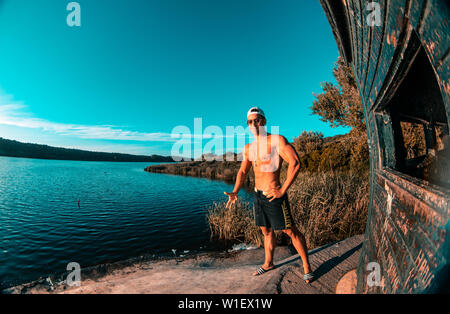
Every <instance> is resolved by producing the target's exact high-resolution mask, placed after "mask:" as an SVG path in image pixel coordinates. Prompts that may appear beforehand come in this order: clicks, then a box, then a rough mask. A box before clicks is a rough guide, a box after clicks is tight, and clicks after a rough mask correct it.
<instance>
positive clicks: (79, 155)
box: [0, 137, 174, 162]
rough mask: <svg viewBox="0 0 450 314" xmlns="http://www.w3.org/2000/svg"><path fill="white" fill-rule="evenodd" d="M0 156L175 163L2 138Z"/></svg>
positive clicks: (157, 158) (163, 158)
mask: <svg viewBox="0 0 450 314" xmlns="http://www.w3.org/2000/svg"><path fill="white" fill-rule="evenodd" d="M0 156H6V157H22V158H36V159H56V160H77V161H119V162H173V161H174V160H173V159H172V157H166V156H159V155H151V156H142V155H131V154H120V153H103V152H92V151H86V150H81V149H71V148H61V147H53V146H48V145H41V144H31V143H22V142H18V141H15V140H8V139H4V138H1V137H0Z"/></svg>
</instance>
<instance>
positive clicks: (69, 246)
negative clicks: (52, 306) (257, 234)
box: [0, 157, 252, 288]
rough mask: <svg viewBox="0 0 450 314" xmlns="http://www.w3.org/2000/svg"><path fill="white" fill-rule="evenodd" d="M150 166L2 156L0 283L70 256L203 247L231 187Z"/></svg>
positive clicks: (57, 265)
mask: <svg viewBox="0 0 450 314" xmlns="http://www.w3.org/2000/svg"><path fill="white" fill-rule="evenodd" d="M150 164H151V163H118V162H84V161H57V160H38V159H22V158H8V157H0V288H6V287H9V286H11V285H16V284H20V283H24V282H29V281H32V280H36V279H38V278H39V277H41V276H46V275H49V274H55V273H63V272H64V271H65V270H66V266H67V264H68V263H70V262H77V263H79V264H80V265H81V267H82V268H83V267H88V266H92V265H97V264H102V263H109V262H115V261H119V260H125V259H128V258H132V257H137V256H140V255H144V254H161V253H165V252H171V251H172V249H176V250H177V252H179V253H182V252H184V251H185V250H199V249H201V248H205V246H208V245H209V238H210V231H209V227H208V223H207V221H206V213H207V212H208V208H209V207H210V206H211V205H212V204H213V202H218V201H225V200H226V198H227V197H226V196H225V195H224V194H223V192H224V191H231V190H232V189H233V186H231V185H228V184H225V183H223V182H221V181H211V180H207V179H201V178H192V177H181V176H171V175H164V174H155V173H148V172H145V171H144V168H145V167H146V166H148V165H150ZM240 196H241V198H242V199H243V200H246V201H250V202H251V199H252V196H251V194H249V193H247V192H245V191H241V192H240ZM78 200H80V204H79V205H78Z"/></svg>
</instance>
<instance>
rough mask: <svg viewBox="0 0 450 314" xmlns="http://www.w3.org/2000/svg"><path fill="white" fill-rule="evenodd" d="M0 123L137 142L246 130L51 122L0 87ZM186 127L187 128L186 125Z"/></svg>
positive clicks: (223, 136) (205, 136)
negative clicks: (202, 131)
mask: <svg viewBox="0 0 450 314" xmlns="http://www.w3.org/2000/svg"><path fill="white" fill-rule="evenodd" d="M0 124H2V125H8V126H15V127H21V128H28V129H39V130H42V131H45V132H49V133H53V134H57V135H62V136H72V137H76V138H80V139H95V140H119V141H140V142H172V143H173V142H179V141H180V140H185V141H191V140H195V139H204V140H206V139H213V138H215V139H217V138H219V139H220V138H227V137H235V136H236V135H237V137H245V136H246V134H245V133H238V134H226V133H224V134H220V132H219V133H218V134H191V133H179V134H176V133H175V134H171V133H163V132H156V133H146V132H138V131H130V130H126V129H124V128H121V127H118V126H113V125H80V124H68V123H58V122H52V121H48V120H45V119H40V118H35V117H33V115H32V114H31V113H30V112H28V107H27V106H25V105H24V104H22V103H20V102H16V101H13V100H12V97H10V96H8V95H6V94H4V93H1V91H0ZM186 129H189V128H186Z"/></svg>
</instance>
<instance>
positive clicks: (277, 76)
mask: <svg viewBox="0 0 450 314" xmlns="http://www.w3.org/2000/svg"><path fill="white" fill-rule="evenodd" d="M69 2H70V1H66V0H41V1H36V0H0V137H3V138H8V139H15V140H19V141H24V142H32V143H39V144H48V145H53V146H62V147H74V148H81V149H89V150H95V151H106V152H122V153H131V154H162V155H169V154H170V152H171V147H172V146H173V144H174V141H175V140H174V139H173V138H171V132H172V130H173V129H174V128H175V127H176V126H180V125H182V126H186V127H187V128H189V129H191V130H192V132H194V118H202V124H203V128H206V127H207V126H211V125H214V126H218V127H220V128H222V129H223V130H224V131H225V127H226V126H238V125H242V126H244V127H245V122H246V112H247V110H248V109H249V108H250V107H251V106H253V105H258V106H260V107H261V108H263V109H264V111H265V112H266V115H267V119H268V125H269V130H270V126H279V131H280V133H281V134H283V135H284V136H286V137H287V138H288V140H291V141H292V140H293V138H294V137H295V136H298V135H299V134H300V133H301V132H302V131H303V130H316V131H321V132H323V133H324V135H325V136H332V135H336V134H344V133H347V132H348V129H344V128H335V129H333V128H330V127H329V126H328V124H326V123H324V122H321V121H320V120H319V117H317V116H313V115H311V110H310V109H309V107H310V106H311V104H312V102H313V100H314V96H313V94H312V93H313V92H314V93H319V92H320V91H321V88H320V83H321V82H323V81H332V82H334V78H333V77H332V72H331V71H332V67H333V64H334V62H335V61H336V59H337V56H338V50H337V47H336V43H335V41H334V37H333V35H332V32H331V28H330V26H329V24H328V21H327V19H326V17H325V14H324V12H323V10H322V8H321V6H320V4H319V1H316V0H314V1H313V0H307V1H303V0H301V1H300V0H226V1H225V0H158V1H156V0H129V1H125V0H120V1H119V0H109V1H102V0H84V1H81V0H80V1H78V3H79V4H80V6H81V24H82V25H81V27H73V28H71V27H69V26H67V24H66V18H67V15H68V14H69V12H68V11H66V6H67V4H68V3H69ZM206 143H207V140H204V141H203V144H204V145H205V144H206ZM229 149H230V148H229ZM241 149H242V147H235V150H236V151H240V150H241ZM216 153H220V152H219V151H216Z"/></svg>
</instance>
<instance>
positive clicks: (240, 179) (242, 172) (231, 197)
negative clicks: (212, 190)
mask: <svg viewBox="0 0 450 314" xmlns="http://www.w3.org/2000/svg"><path fill="white" fill-rule="evenodd" d="M243 157H244V159H243V160H242V163H241V167H240V169H239V172H238V174H237V177H236V184H235V185H234V190H233V192H231V193H227V192H224V193H225V195H228V202H227V205H226V207H227V208H230V206H231V205H233V204H234V203H235V202H236V201H237V195H238V192H239V190H240V189H241V187H242V186H243V185H244V182H245V178H246V177H247V174H248V172H249V171H250V168H251V167H252V163H251V162H250V160H249V158H248V144H247V145H246V146H245V147H244V152H243Z"/></svg>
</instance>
